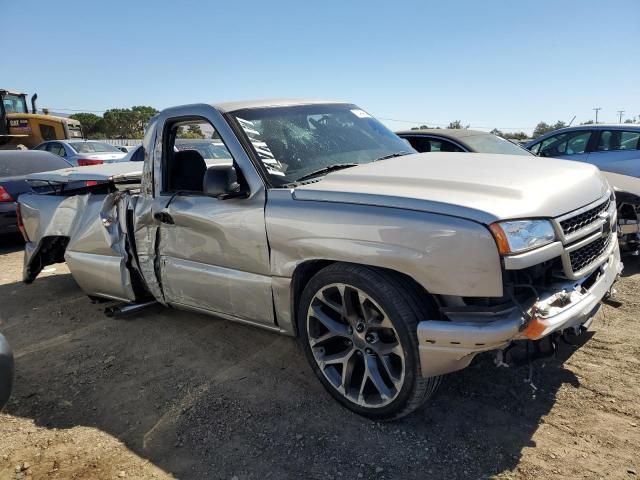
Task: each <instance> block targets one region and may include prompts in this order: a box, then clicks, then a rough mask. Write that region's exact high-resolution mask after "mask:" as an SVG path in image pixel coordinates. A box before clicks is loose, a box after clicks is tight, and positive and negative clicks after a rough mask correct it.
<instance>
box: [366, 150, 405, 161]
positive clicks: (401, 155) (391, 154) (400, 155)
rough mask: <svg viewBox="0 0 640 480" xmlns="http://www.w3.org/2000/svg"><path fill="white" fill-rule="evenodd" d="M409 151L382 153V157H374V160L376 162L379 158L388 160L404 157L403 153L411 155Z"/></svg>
mask: <svg viewBox="0 0 640 480" xmlns="http://www.w3.org/2000/svg"><path fill="white" fill-rule="evenodd" d="M411 153H412V152H407V151H404V150H402V151H400V152H395V153H390V154H389V155H383V156H382V157H379V158H376V159H375V160H374V162H378V161H380V160H388V159H389V158H396V157H404V156H405V155H411Z"/></svg>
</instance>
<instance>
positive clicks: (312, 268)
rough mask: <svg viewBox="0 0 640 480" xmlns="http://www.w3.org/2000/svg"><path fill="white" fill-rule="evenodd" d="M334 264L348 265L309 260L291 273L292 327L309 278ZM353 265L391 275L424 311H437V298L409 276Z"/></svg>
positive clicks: (378, 268)
mask: <svg viewBox="0 0 640 480" xmlns="http://www.w3.org/2000/svg"><path fill="white" fill-rule="evenodd" d="M334 263H342V264H345V265H348V264H349V263H347V262H337V261H332V260H309V261H306V262H303V263H301V264H300V265H298V266H297V267H296V269H295V271H294V272H293V277H292V279H291V292H292V295H291V313H292V318H293V319H294V321H293V324H294V325H297V322H296V321H295V319H296V317H297V314H298V306H299V302H300V297H301V296H302V292H303V290H304V288H305V287H306V286H307V284H308V283H309V280H311V278H312V277H313V276H314V275H315V274H316V273H318V272H319V271H320V270H322V269H323V268H325V267H328V266H329V265H332V264H334ZM352 264H355V263H352ZM355 265H361V266H363V267H367V268H371V269H373V270H377V271H380V272H385V273H387V274H388V275H392V276H394V277H396V279H398V281H400V282H401V283H402V285H403V286H404V287H405V288H406V289H407V290H411V291H412V292H413V293H414V294H415V298H419V299H421V301H423V302H424V306H425V308H427V309H428V310H426V311H434V312H437V311H438V310H437V308H438V303H439V302H438V300H437V298H436V297H434V296H433V295H431V294H430V293H429V292H428V291H427V290H426V289H425V288H424V287H423V286H422V285H420V284H419V283H418V282H416V281H415V280H414V279H413V278H412V277H410V276H409V275H406V274H404V273H401V272H398V271H396V270H392V269H389V268H382V267H376V266H372V265H366V264H355ZM297 334H298V332H297V327H296V335H297Z"/></svg>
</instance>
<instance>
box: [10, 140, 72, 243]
mask: <svg viewBox="0 0 640 480" xmlns="http://www.w3.org/2000/svg"><path fill="white" fill-rule="evenodd" d="M70 166H71V164H70V163H69V162H67V161H66V160H64V159H63V158H60V157H58V156H56V155H53V154H51V153H47V152H38V151H34V150H27V151H22V150H3V151H0V234H3V233H16V232H18V224H17V222H16V205H17V204H16V202H17V200H18V196H19V195H20V194H22V193H25V192H30V191H33V189H34V188H35V189H39V188H49V189H50V188H51V187H50V186H49V185H45V186H42V187H39V186H38V185H37V184H33V183H29V182H27V180H26V176H27V175H29V174H31V173H38V172H47V171H49V170H58V169H60V168H69V167H70Z"/></svg>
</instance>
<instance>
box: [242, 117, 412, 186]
mask: <svg viewBox="0 0 640 480" xmlns="http://www.w3.org/2000/svg"><path fill="white" fill-rule="evenodd" d="M235 117H236V119H237V120H238V122H239V123H240V126H241V127H242V129H243V130H244V132H245V133H246V135H247V137H248V138H249V140H250V141H251V144H252V145H253V147H254V148H255V150H256V152H257V154H258V157H259V158H260V160H261V161H262V164H263V165H264V168H265V170H266V171H267V173H268V176H269V179H270V180H271V183H272V184H273V185H274V186H283V185H288V184H291V183H296V182H298V181H301V180H306V179H308V177H315V176H316V175H315V173H316V172H317V174H318V175H321V174H324V173H328V171H331V170H334V169H339V168H347V167H348V166H352V165H353V164H360V163H369V162H372V161H375V160H378V159H381V158H383V157H387V156H390V155H393V156H395V154H406V153H413V152H414V150H413V149H412V148H411V147H410V146H409V145H408V144H407V143H406V142H405V141H404V140H401V139H400V138H398V137H397V136H396V135H394V134H393V132H391V131H390V130H389V129H388V128H387V127H385V126H384V125H382V124H381V123H380V122H379V121H378V120H376V119H375V118H373V117H372V116H371V115H369V114H368V113H367V112H365V111H364V110H361V109H360V108H358V107H356V106H355V105H345V104H341V105H327V104H324V105H303V106H292V107H273V108H257V109H247V110H244V111H241V112H238V113H236V114H235Z"/></svg>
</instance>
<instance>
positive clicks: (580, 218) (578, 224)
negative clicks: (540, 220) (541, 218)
mask: <svg viewBox="0 0 640 480" xmlns="http://www.w3.org/2000/svg"><path fill="white" fill-rule="evenodd" d="M610 204H611V200H610V199H607V201H606V202H604V203H601V204H600V205H598V206H596V207H593V208H592V209H590V210H587V211H586V212H583V213H580V214H578V215H576V216H575V217H571V218H567V219H566V220H563V221H561V222H560V227H561V228H562V231H563V232H564V234H565V235H570V234H572V233H574V232H577V231H578V230H581V229H583V228H584V227H587V226H589V225H591V224H592V223H593V222H595V221H596V220H597V219H598V215H599V214H601V213H602V212H606V211H607V210H608V209H609V205H610Z"/></svg>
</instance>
